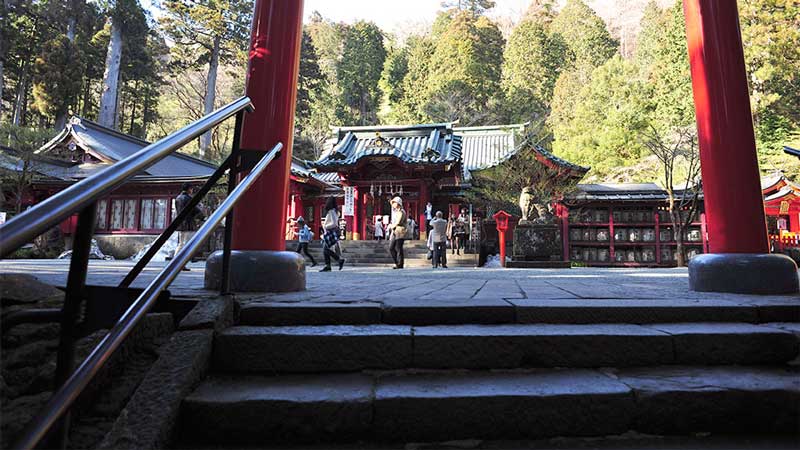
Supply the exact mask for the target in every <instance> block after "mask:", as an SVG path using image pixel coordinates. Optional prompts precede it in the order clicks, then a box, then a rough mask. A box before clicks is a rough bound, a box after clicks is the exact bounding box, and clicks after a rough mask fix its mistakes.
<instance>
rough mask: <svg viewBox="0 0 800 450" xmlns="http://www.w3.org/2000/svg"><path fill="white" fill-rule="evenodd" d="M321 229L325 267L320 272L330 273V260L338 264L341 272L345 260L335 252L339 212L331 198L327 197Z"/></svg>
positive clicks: (337, 240) (337, 238) (337, 239)
mask: <svg viewBox="0 0 800 450" xmlns="http://www.w3.org/2000/svg"><path fill="white" fill-rule="evenodd" d="M322 229H323V234H322V255H323V256H324V257H325V267H323V268H322V270H320V272H330V271H331V258H333V259H334V260H336V261H338V262H339V270H342V267H344V262H345V260H344V258H342V257H341V256H339V254H338V253H337V252H336V245H337V243H338V242H339V211H338V210H337V209H336V199H335V198H333V197H329V198H328V201H327V202H325V217H324V218H323V219H322Z"/></svg>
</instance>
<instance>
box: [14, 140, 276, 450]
mask: <svg viewBox="0 0 800 450" xmlns="http://www.w3.org/2000/svg"><path fill="white" fill-rule="evenodd" d="M282 148H283V144H282V143H280V142H279V143H277V144H276V145H275V147H273V148H272V150H270V152H269V153H267V154H266V155H264V157H262V158H261V160H260V161H259V162H258V164H256V166H255V167H254V168H253V170H252V171H251V172H250V173H249V174H248V175H247V176H246V177H245V178H244V179H243V180H242V181H241V182H240V183H239V184H238V185H237V186H236V188H234V190H233V191H232V192H231V194H230V195H229V196H228V197H227V198H226V199H225V200H224V201H223V202H222V204H220V206H219V208H217V210H216V211H214V213H213V214H211V216H209V218H208V219H207V220H206V222H205V223H204V224H203V226H201V227H200V229H199V230H197V233H195V235H194V236H193V237H192V238H191V239H190V240H189V242H188V243H187V244H186V246H185V247H183V248H182V249H181V251H179V252H178V254H177V255H175V257H173V258H172V261H170V263H169V264H167V266H166V267H164V269H163V270H162V271H161V272H160V273H159V274H158V276H156V278H155V279H154V280H153V281H152V282H151V283H150V284H149V285H148V286H147V288H145V290H144V292H142V293H141V295H139V297H138V298H137V299H136V300H135V301H134V302H133V304H131V306H130V307H129V308H128V310H127V311H125V313H124V314H123V315H122V317H120V319H119V320H118V321H117V323H116V325H114V327H113V328H111V330H109V332H108V334H107V335H106V336H105V337H104V338H103V340H102V341H100V343H99V344H98V345H97V347H95V348H94V350H93V351H92V353H91V354H90V355H89V356H88V357H87V358H86V359H85V360H84V361H83V363H81V365H80V367H78V369H77V370H75V372H73V373H72V375H70V377H69V379H67V381H66V382H64V384H63V385H61V387H60V388H59V389H58V391H56V392H55V394H53V396H52V397H50V400H48V401H47V404H45V405H44V407H43V408H42V410H43V411H44V412H43V413H41V414H40V415H38V416H36V418H34V420H33V421H32V422H30V423H29V424H28V426H27V427H26V429H25V432H24V434H23V436H22V438H21V439H20V440H19V441H18V442H17V443H16V445H15V447H14V448H19V449H32V448H34V446H35V445H36V444H37V443H38V442H39V441H40V440H41V439H42V438H43V437H44V436H45V434H46V433H47V431H48V430H49V429H50V428H51V427H52V426H53V424H54V423H55V422H56V420H58V419H59V418H60V417H61V416H62V415H63V414H64V413H65V412H66V411H67V410H68V409H69V407H70V406H71V405H72V403H73V402H75V399H77V398H78V395H80V393H81V392H83V390H84V389H85V388H86V386H87V385H88V384H89V382H90V381H91V380H92V378H93V377H94V376H95V374H97V372H98V371H99V370H100V368H101V367H102V366H103V364H104V363H105V362H106V360H108V358H109V357H110V356H111V354H112V353H114V351H115V350H116V349H117V348H118V347H119V346H120V345H121V344H122V341H124V340H125V338H126V337H127V336H128V335H129V334H130V333H131V332H132V331H133V329H134V328H135V327H136V325H137V324H138V323H139V322H140V321H141V320H142V319H143V318H144V316H145V315H146V314H147V313H148V312H149V311H150V309H151V308H152V307H153V305H154V304H155V302H156V300H157V299H158V296H159V294H161V292H162V291H163V290H164V289H166V288H167V286H169V285H170V283H172V281H173V280H174V279H175V277H177V276H178V274H179V273H180V272H181V269H182V268H183V267H184V266H185V265H186V264H187V263H188V262H189V260H190V259H191V258H192V255H194V254H195V253H196V252H197V250H198V249H199V248H200V246H201V245H203V243H204V242H205V241H206V240H207V239H208V238H209V236H210V234H211V233H212V232H213V231H214V229H215V228H216V227H217V225H219V223H220V222H221V221H222V219H223V218H224V217H225V216H226V215H227V214H228V213H229V212H230V211H231V209H233V207H234V206H235V205H236V203H237V202H238V201H239V198H240V197H241V195H242V194H243V193H244V192H245V191H247V189H249V188H250V186H251V185H252V184H253V183H254V182H255V181H256V180H257V179H258V177H259V176H260V175H261V173H262V172H263V171H264V169H265V168H266V167H267V165H268V164H269V163H270V162H271V161H272V160H273V159H275V158H276V157H277V156H278V154H279V153H280V151H281V149H282Z"/></svg>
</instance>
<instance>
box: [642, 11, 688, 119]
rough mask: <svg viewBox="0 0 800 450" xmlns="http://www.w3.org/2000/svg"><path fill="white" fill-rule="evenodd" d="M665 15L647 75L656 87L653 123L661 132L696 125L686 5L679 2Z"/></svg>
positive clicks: (654, 88) (653, 97) (652, 99)
mask: <svg viewBox="0 0 800 450" xmlns="http://www.w3.org/2000/svg"><path fill="white" fill-rule="evenodd" d="M664 14H665V18H664V22H663V28H660V33H659V34H660V39H659V42H658V45H657V46H656V48H655V49H654V55H653V61H652V63H651V64H650V70H649V77H648V81H649V83H650V85H651V86H652V87H653V96H652V97H651V101H652V103H653V104H654V107H655V111H654V117H653V121H654V126H656V127H657V128H658V129H659V130H662V131H664V130H669V129H673V128H677V127H686V126H690V125H694V124H695V119H694V97H693V94H692V76H691V71H690V68H689V54H688V51H687V46H686V24H685V19H684V16H683V5H681V3H680V2H677V3H676V4H675V5H674V6H673V7H671V8H669V9H667V10H666V11H665V12H664Z"/></svg>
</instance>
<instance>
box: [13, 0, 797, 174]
mask: <svg viewBox="0 0 800 450" xmlns="http://www.w3.org/2000/svg"><path fill="white" fill-rule="evenodd" d="M2 1H3V3H2V8H3V10H2V14H0V21H1V23H0V33H1V34H0V75H1V78H2V90H1V91H0V97H2V102H0V106H1V107H2V109H1V110H0V123H2V127H4V128H3V129H7V128H8V127H28V128H35V129H37V130H40V132H41V133H50V134H52V133H54V130H56V129H58V128H59V127H61V126H63V124H64V123H65V119H66V118H67V117H68V115H69V114H77V115H81V116H83V117H86V118H89V119H92V120H97V121H99V122H100V123H102V124H105V125H108V126H112V127H114V128H117V129H119V130H121V131H123V132H125V133H130V134H133V135H136V136H140V137H144V138H147V139H150V140H153V139H157V138H159V137H161V136H164V135H166V134H167V133H170V132H172V131H174V130H176V129H177V128H179V127H180V126H182V125H185V124H186V123H188V122H189V121H191V120H193V119H196V118H198V117H200V116H202V115H203V114H205V113H207V112H209V111H211V110H212V109H213V108H214V107H218V106H220V105H222V104H224V103H226V102H229V101H230V100H232V99H234V98H236V97H238V96H240V95H241V94H242V93H243V92H244V76H245V73H246V63H247V61H246V49H247V44H248V42H247V41H248V38H249V26H250V25H249V24H250V16H251V14H252V3H253V0H163V2H162V3H160V6H159V8H160V11H159V13H158V14H150V13H148V12H147V11H145V10H144V9H143V8H142V6H141V4H140V3H139V1H138V0H100V1H87V0H27V1H26V0H2ZM432 1H433V0H432ZM494 3H495V2H494V1H491V0H449V1H446V2H443V3H442V8H441V10H440V12H439V13H438V15H437V17H435V18H431V19H432V22H431V25H430V26H429V27H428V29H427V30H425V31H424V32H420V33H417V34H413V35H410V36H403V37H402V38H401V37H399V36H395V35H392V34H391V33H388V32H385V31H384V30H381V29H380V28H379V27H378V26H377V25H375V24H374V23H370V22H365V21H358V22H355V23H351V24H346V23H338V22H334V21H331V20H328V19H326V18H325V17H322V16H321V15H320V14H318V13H314V14H312V15H311V17H310V19H309V20H307V22H306V24H305V25H304V30H303V39H302V54H301V62H300V80H299V83H298V98H297V115H296V127H295V128H296V140H295V154H297V155H299V156H301V157H305V158H314V157H315V156H316V155H318V153H319V151H320V150H321V148H322V145H323V144H324V141H325V140H326V139H327V138H329V137H330V126H331V125H372V124H388V123H393V124H394V123H423V122H446V121H455V120H457V121H458V123H459V124H460V125H462V126H469V125H490V124H499V123H520V122H529V121H530V122H532V123H536V124H541V126H539V127H537V130H536V132H537V135H538V136H539V137H540V138H539V139H538V140H537V142H540V143H541V144H543V145H544V146H545V147H546V148H548V149H550V150H552V151H553V152H554V153H555V154H556V155H558V156H561V157H564V158H565V159H568V160H570V161H572V162H574V163H577V164H582V165H586V166H591V167H592V171H591V172H590V178H589V180H594V181H600V180H605V181H653V180H655V179H658V178H659V175H658V171H659V164H658V161H657V159H656V158H654V155H652V153H651V152H649V151H648V146H647V136H648V135H649V134H652V133H653V132H655V133H659V134H660V135H662V136H664V137H665V138H669V136H672V135H674V134H676V133H677V132H678V130H685V129H687V128H691V127H692V126H693V124H694V107H693V103H692V92H691V80H690V76H689V66H688V57H687V52H686V39H685V29H684V20H683V11H682V6H681V2H680V1H676V2H675V3H674V5H672V6H667V7H666V8H662V7H660V6H659V5H662V6H663V5H664V1H661V2H659V3H656V2H655V1H650V3H649V4H648V5H647V6H646V8H645V11H644V16H643V18H642V20H641V23H640V26H639V28H638V29H639V32H638V35H637V36H636V37H635V39H633V41H632V40H631V39H630V38H629V37H627V36H625V37H624V39H623V40H624V42H625V45H624V49H623V48H621V46H620V39H621V37H620V36H616V35H615V32H614V31H613V29H611V27H609V26H608V25H607V24H606V22H604V21H603V19H601V18H600V17H599V16H598V15H597V14H596V13H595V11H594V10H592V9H591V8H590V7H589V6H588V5H587V4H586V3H585V2H584V1H582V0H567V1H566V2H557V1H555V0H533V1H532V3H531V4H530V7H529V8H528V10H527V11H526V12H525V13H524V15H522V16H521V17H516V18H513V19H514V20H513V27H508V26H503V27H501V26H500V25H499V24H498V23H497V22H496V21H494V20H492V18H491V16H490V13H491V11H492V8H493V7H494ZM738 4H739V11H740V21H741V28H742V36H743V39H744V49H745V57H746V60H747V70H748V75H749V80H750V90H751V103H752V108H753V118H754V123H755V127H756V135H757V141H758V151H759V158H760V162H761V168H762V170H763V171H772V170H776V169H783V170H785V171H787V173H788V175H790V176H796V175H798V171H799V170H798V167H799V165H798V163H797V160H796V158H789V157H788V156H786V155H785V154H783V153H782V151H781V150H782V146H783V145H794V146H800V3H798V1H797V0H739V1H738ZM610 30H611V31H610ZM231 125H232V124H227V125H226V126H223V127H221V128H220V129H218V130H216V131H215V132H214V133H210V134H208V135H206V136H203V137H202V138H201V139H199V140H198V141H197V143H196V144H195V145H194V147H193V148H192V151H193V152H194V153H195V154H197V155H199V156H201V157H204V158H206V159H209V160H212V161H216V160H219V159H220V158H221V157H223V156H224V155H225V154H226V153H227V151H228V148H229V146H230V143H231V138H232V130H231ZM648 133H649V134H648ZM6 135H11V133H5V132H4V135H3V137H2V142H0V143H2V144H4V145H5V144H7V143H8V142H7V140H6Z"/></svg>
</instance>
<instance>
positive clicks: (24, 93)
mask: <svg viewBox="0 0 800 450" xmlns="http://www.w3.org/2000/svg"><path fill="white" fill-rule="evenodd" d="M26 66H27V64H25V63H23V66H22V75H21V76H20V80H19V83H18V84H17V94H16V96H15V98H14V117H13V119H12V123H13V124H14V125H16V126H18V127H19V126H22V125H24V124H25V112H26V111H25V110H26V105H27V103H28V73H27V72H26V71H25V70H26Z"/></svg>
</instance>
